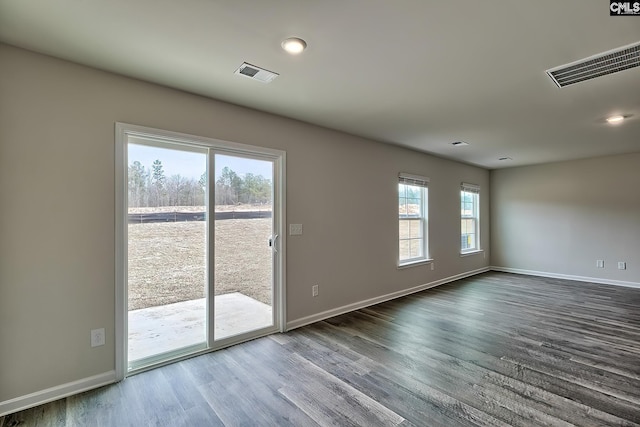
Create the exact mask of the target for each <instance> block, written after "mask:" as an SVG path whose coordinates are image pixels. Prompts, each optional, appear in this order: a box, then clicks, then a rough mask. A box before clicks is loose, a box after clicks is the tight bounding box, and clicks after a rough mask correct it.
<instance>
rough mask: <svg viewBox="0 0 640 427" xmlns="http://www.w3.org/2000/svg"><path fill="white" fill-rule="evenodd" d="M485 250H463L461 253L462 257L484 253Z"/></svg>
mask: <svg viewBox="0 0 640 427" xmlns="http://www.w3.org/2000/svg"><path fill="white" fill-rule="evenodd" d="M483 252H484V249H478V250H477V251H469V252H461V253H460V257H466V256H471V255H476V254H480V253H483Z"/></svg>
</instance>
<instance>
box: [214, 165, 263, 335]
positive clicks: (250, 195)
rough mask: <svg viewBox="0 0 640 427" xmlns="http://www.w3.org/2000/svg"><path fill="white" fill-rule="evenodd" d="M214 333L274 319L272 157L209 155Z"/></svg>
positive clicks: (255, 326)
mask: <svg viewBox="0 0 640 427" xmlns="http://www.w3.org/2000/svg"><path fill="white" fill-rule="evenodd" d="M214 163H215V246H214V256H215V273H214V274H215V277H214V294H215V296H214V299H215V319H214V327H215V330H214V337H215V340H216V341H217V340H221V339H224V338H229V337H232V336H236V335H240V334H246V333H248V332H251V331H256V330H260V329H263V328H267V327H271V326H273V325H274V317H273V295H274V292H273V256H274V254H273V252H272V242H273V240H272V239H274V238H275V236H274V231H273V229H274V227H273V173H274V168H273V161H271V160H260V159H254V158H248V157H240V156H236V155H227V154H216V155H215V160H214Z"/></svg>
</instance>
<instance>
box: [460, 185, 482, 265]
mask: <svg viewBox="0 0 640 427" xmlns="http://www.w3.org/2000/svg"><path fill="white" fill-rule="evenodd" d="M479 201H480V187H478V186H477V185H473V184H466V183H464V182H463V183H462V188H461V189H460V220H461V221H460V253H463V254H464V253H468V252H474V251H479V250H480V216H479V215H480V209H479V206H478V205H479Z"/></svg>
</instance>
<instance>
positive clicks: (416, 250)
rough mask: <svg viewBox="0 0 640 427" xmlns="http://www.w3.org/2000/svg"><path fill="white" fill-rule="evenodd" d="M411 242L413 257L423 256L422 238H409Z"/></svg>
mask: <svg viewBox="0 0 640 427" xmlns="http://www.w3.org/2000/svg"><path fill="white" fill-rule="evenodd" d="M409 242H410V244H411V257H412V258H418V257H422V239H413V240H409Z"/></svg>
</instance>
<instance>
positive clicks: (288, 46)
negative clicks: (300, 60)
mask: <svg viewBox="0 0 640 427" xmlns="http://www.w3.org/2000/svg"><path fill="white" fill-rule="evenodd" d="M282 48H283V49H284V50H286V51H287V52H289V53H290V54H292V55H297V54H299V53H302V51H303V50H305V49H306V48H307V42H305V41H304V40H302V39H300V38H298V37H289V38H288V39H286V40H284V41H283V42H282Z"/></svg>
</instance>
